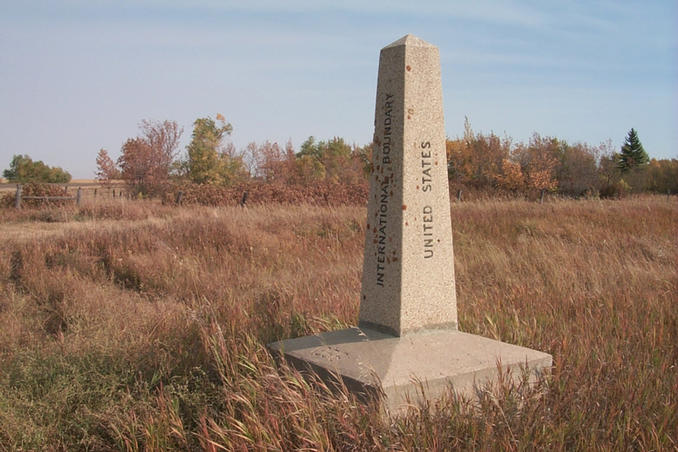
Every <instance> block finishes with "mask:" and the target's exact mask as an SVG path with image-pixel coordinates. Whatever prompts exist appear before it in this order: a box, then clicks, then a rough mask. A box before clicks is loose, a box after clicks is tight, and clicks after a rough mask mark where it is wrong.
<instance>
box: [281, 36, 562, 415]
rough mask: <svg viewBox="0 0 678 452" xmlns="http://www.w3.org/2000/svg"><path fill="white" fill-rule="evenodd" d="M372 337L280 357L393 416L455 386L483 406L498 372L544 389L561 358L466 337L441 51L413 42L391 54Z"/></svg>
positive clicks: (384, 66)
mask: <svg viewBox="0 0 678 452" xmlns="http://www.w3.org/2000/svg"><path fill="white" fill-rule="evenodd" d="M374 144H375V146H374V152H373V171H372V174H371V179H370V198H369V203H368V217H367V228H366V236H365V256H364V263H363V280H362V293H361V300H360V326H359V327H358V328H349V329H345V330H341V331H334V332H328V333H323V334H320V335H316V336H307V337H302V338H297V339H288V340H285V341H280V342H276V343H273V344H270V345H269V348H270V350H271V351H272V352H273V353H275V354H278V355H280V356H284V357H285V358H286V359H287V360H288V361H289V362H290V363H291V364H292V365H294V366H295V367H297V368H300V369H311V370H313V371H314V372H316V373H318V374H319V375H320V376H322V377H323V378H326V379H327V380H328V381H331V380H333V379H336V378H340V379H341V380H342V381H343V383H344V384H346V386H347V387H348V388H349V389H351V390H352V391H356V392H357V393H359V394H375V395H379V396H380V397H381V400H382V402H383V405H384V407H385V408H386V409H387V410H388V411H390V412H400V411H402V409H403V408H404V407H405V406H406V403H407V401H408V400H411V401H414V402H416V401H417V400H418V399H419V398H420V396H421V385H423V390H424V393H425V395H426V396H427V397H429V398H432V399H435V398H437V397H439V396H440V395H441V394H442V393H443V392H445V391H447V390H448V388H449V387H450V385H452V387H453V388H454V390H455V391H457V392H459V393H462V394H466V395H470V396H473V395H474V388H475V386H481V385H484V384H486V383H491V382H494V381H496V379H497V376H498V365H499V366H500V368H502V369H503V370H504V371H508V370H511V371H513V376H514V377H519V376H521V374H522V372H520V371H519V369H520V367H521V366H524V367H526V368H527V369H529V371H530V372H531V375H532V377H533V378H534V377H535V376H536V375H537V374H538V373H539V372H548V371H549V369H550V366H551V356H550V355H548V354H546V353H542V352H539V351H535V350H530V349H528V348H524V347H519V346H516V345H510V344H506V343H503V342H499V341H495V340H492V339H487V338H484V337H481V336H474V335H471V334H467V333H462V332H459V331H457V305H456V296H455V283H454V254H453V249H452V227H451V220H450V200H449V190H448V184H447V159H446V153H445V129H444V121H443V107H442V89H441V79H440V63H439V55H438V49H437V48H436V47H434V46H432V45H431V44H428V43H426V42H424V41H422V40H421V39H419V38H416V37H414V36H411V35H407V36H405V37H404V38H402V39H400V40H398V41H396V42H394V43H393V44H391V45H389V46H387V47H385V48H384V49H382V51H381V56H380V60H379V79H378V85H377V106H376V110H375V135H374Z"/></svg>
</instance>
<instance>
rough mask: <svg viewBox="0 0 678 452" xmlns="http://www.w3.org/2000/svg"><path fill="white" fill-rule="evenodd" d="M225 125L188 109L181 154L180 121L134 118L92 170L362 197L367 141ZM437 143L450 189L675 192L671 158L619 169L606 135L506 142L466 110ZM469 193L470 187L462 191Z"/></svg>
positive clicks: (284, 199) (338, 199)
mask: <svg viewBox="0 0 678 452" xmlns="http://www.w3.org/2000/svg"><path fill="white" fill-rule="evenodd" d="M232 131H233V127H232V126H231V124H230V123H228V122H227V121H226V119H225V118H224V117H223V116H222V115H217V116H216V119H212V118H210V117H204V118H198V119H196V121H195V122H194V127H193V132H192V136H191V141H190V143H189V145H188V146H187V148H186V149H187V152H186V154H185V155H184V156H183V157H182V156H181V155H180V153H179V152H178V146H179V139H180V137H181V132H182V130H181V129H180V128H179V127H178V125H177V124H176V122H173V121H164V122H158V121H142V123H141V124H140V134H139V136H138V137H134V138H130V139H128V140H126V141H125V143H124V144H123V146H122V149H121V153H122V155H121V156H120V158H119V159H118V161H117V165H116V164H115V163H113V161H112V159H111V158H110V157H109V156H108V153H107V152H106V151H105V150H103V149H102V150H101V151H100V152H99V155H98V156H97V167H98V172H97V179H98V180H100V181H102V182H104V183H105V182H107V181H110V180H112V179H116V178H117V177H121V178H122V179H123V180H124V181H125V182H126V183H127V185H128V186H129V189H130V190H129V191H130V192H131V193H133V194H134V195H141V196H144V197H145V196H158V197H161V198H163V199H164V200H165V201H168V200H170V199H177V198H176V196H177V194H178V192H179V191H181V192H182V193H183V195H182V198H181V199H182V200H183V202H187V203H196V204H206V205H232V204H236V203H240V202H241V201H242V196H243V194H244V193H245V192H247V193H248V196H249V201H250V202H268V201H270V202H274V203H289V202H305V203H315V204H331V205H337V204H345V203H348V202H364V197H363V196H362V195H360V193H363V192H366V190H367V188H366V187H367V183H368V178H367V175H368V174H369V172H370V168H371V145H367V146H358V145H355V144H353V145H349V144H348V143H346V142H345V141H344V140H343V139H342V138H340V137H334V138H331V139H329V140H316V139H315V138H314V137H312V136H311V137H309V138H308V139H307V140H306V141H305V142H303V143H302V144H301V145H300V146H299V148H298V149H295V147H294V145H293V144H292V142H291V141H288V142H287V143H286V144H284V145H282V144H279V143H277V142H272V141H268V140H267V141H264V142H263V143H256V142H251V143H249V144H248V145H247V146H246V147H245V148H244V149H237V148H236V147H235V146H234V145H233V143H231V142H230V141H228V140H227V138H228V137H229V136H230V134H231V133H232ZM627 141H628V140H627ZM626 147H628V146H626ZM624 149H626V148H624ZM624 149H622V152H624ZM446 153H447V159H448V176H449V180H450V189H451V190H452V191H453V192H454V191H458V192H459V193H461V192H464V193H466V194H467V198H466V199H472V198H474V197H482V198H486V197H495V196H500V197H508V198H515V197H528V198H530V197H532V198H534V197H535V196H537V195H538V194H539V193H542V194H543V193H544V192H549V193H553V194H558V195H561V196H570V197H583V196H585V197H598V196H600V197H619V196H623V195H625V194H627V193H631V192H641V191H648V190H649V191H654V192H661V193H666V192H667V191H668V192H672V193H676V192H678V174H677V173H678V171H677V170H676V167H677V166H678V161H676V160H654V159H653V160H652V161H650V162H649V164H643V165H636V166H635V167H633V168H631V169H630V170H629V169H622V168H620V166H619V161H620V158H622V154H620V153H618V152H616V151H615V150H614V149H613V148H612V146H611V144H610V143H609V142H608V143H602V144H601V145H599V146H591V145H589V144H586V143H574V144H573V143H568V142H566V141H565V140H562V139H559V138H555V137H548V136H542V135H540V134H538V133H534V134H533V135H532V137H531V138H530V139H529V140H528V141H527V142H515V141H514V140H513V139H512V138H511V137H509V136H504V137H499V136H498V135H496V134H494V133H489V134H486V133H480V132H475V131H474V130H473V129H472V128H471V125H470V122H469V121H468V119H467V120H466V122H465V124H464V135H463V137H461V138H456V139H447V141H446ZM192 184H194V185H195V186H192ZM357 187H360V188H357ZM469 193H474V194H475V196H470V198H469V197H468V194H469ZM220 197H223V199H222V198H220Z"/></svg>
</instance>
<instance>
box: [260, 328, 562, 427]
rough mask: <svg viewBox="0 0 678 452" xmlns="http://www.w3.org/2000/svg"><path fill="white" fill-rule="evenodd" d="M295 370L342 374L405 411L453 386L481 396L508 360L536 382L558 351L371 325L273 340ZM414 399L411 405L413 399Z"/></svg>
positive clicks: (356, 387) (330, 376)
mask: <svg viewBox="0 0 678 452" xmlns="http://www.w3.org/2000/svg"><path fill="white" fill-rule="evenodd" d="M268 347H269V349H270V350H271V351H272V352H273V353H274V354H275V355H278V356H279V357H284V358H285V359H286V360H287V361H288V363H290V364H291V365H292V366H294V367H295V368H297V369H299V370H302V371H308V370H312V371H314V372H315V373H316V374H318V375H319V376H320V377H321V378H322V379H323V380H324V381H326V382H329V383H332V382H336V379H337V377H340V378H341V380H342V381H343V383H344V384H345V385H346V387H347V388H348V389H349V390H350V391H351V392H353V393H355V394H357V395H358V396H359V397H360V398H363V399H366V398H368V397H370V396H378V397H381V398H382V399H381V402H382V405H383V408H385V409H386V411H387V412H390V413H392V414H397V413H400V412H403V411H404V410H405V409H406V408H407V406H408V405H409V404H411V403H416V402H417V401H419V400H420V399H421V389H422V387H423V389H424V391H425V394H426V397H427V398H428V399H429V400H435V399H437V398H439V397H440V396H441V395H442V394H444V393H445V392H446V391H448V390H449V388H450V385H451V386H452V388H453V389H454V390H455V391H456V392H457V393H459V394H461V395H464V396H467V397H469V398H473V397H474V395H475V388H476V387H482V386H483V385H485V384H487V383H492V382H494V381H496V379H497V374H498V368H497V364H498V363H500V364H501V367H502V368H503V370H504V371H506V370H510V371H511V376H512V378H513V379H514V380H518V379H519V378H520V377H521V375H522V371H521V368H527V369H529V371H530V375H531V377H530V378H531V379H532V380H534V379H536V375H537V374H539V373H541V372H549V371H550V367H551V355H549V354H546V353H543V352H539V351H536V350H531V349H529V348H525V347H519V346H517V345H511V344H506V343H504V342H499V341H496V340H493V339H488V338H485V337H482V336H476V335H473V334H468V333H462V332H460V331H455V330H442V331H427V332H421V333H413V334H409V335H406V336H402V337H395V336H391V335H389V334H385V333H382V332H379V331H375V330H372V329H368V328H357V327H355V328H347V329H344V330H339V331H331V332H327V333H322V334H317V335H314V336H305V337H300V338H296V339H288V340H284V341H279V342H274V343H272V344H269V346H268ZM408 401H409V402H408Z"/></svg>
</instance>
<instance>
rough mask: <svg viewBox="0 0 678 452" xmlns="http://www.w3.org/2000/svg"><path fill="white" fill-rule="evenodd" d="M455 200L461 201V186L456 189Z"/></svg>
mask: <svg viewBox="0 0 678 452" xmlns="http://www.w3.org/2000/svg"><path fill="white" fill-rule="evenodd" d="M457 202H461V188H460V189H459V190H457Z"/></svg>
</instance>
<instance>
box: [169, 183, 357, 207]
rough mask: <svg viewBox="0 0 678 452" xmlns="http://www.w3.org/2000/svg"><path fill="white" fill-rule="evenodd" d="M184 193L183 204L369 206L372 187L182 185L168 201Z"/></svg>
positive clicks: (344, 185) (171, 192)
mask: <svg viewBox="0 0 678 452" xmlns="http://www.w3.org/2000/svg"><path fill="white" fill-rule="evenodd" d="M179 192H182V196H181V202H182V204H201V205H207V206H234V205H240V204H241V203H242V201H243V198H244V199H245V203H246V204H247V205H258V204H312V205H319V206H339V205H365V204H366V203H367V192H368V187H367V184H366V183H363V184H353V185H349V184H338V183H329V182H320V183H316V184H311V185H300V184H280V183H264V182H258V181H254V182H249V183H240V184H238V185H234V186H230V187H221V186H217V185H193V184H187V185H180V186H177V187H174V188H172V189H169V190H166V191H165V195H164V196H163V201H164V202H165V203H173V202H175V201H176V200H177V195H178V193H179Z"/></svg>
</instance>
